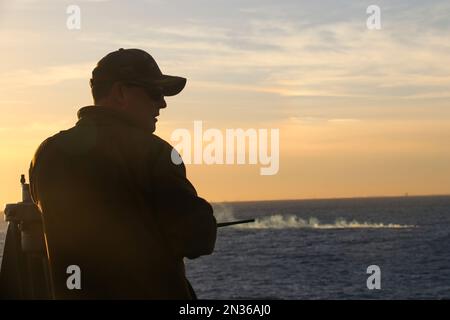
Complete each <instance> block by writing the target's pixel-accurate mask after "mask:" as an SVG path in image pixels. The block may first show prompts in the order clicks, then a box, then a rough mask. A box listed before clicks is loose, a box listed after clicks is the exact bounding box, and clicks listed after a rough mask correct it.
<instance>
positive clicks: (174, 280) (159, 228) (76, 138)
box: [30, 106, 217, 299]
mask: <svg viewBox="0 0 450 320" xmlns="http://www.w3.org/2000/svg"><path fill="white" fill-rule="evenodd" d="M78 117H79V121H78V122H77V123H76V125H75V126H74V127H73V128H71V129H69V130H65V131H61V132H59V133H58V134H56V135H54V136H53V137H50V138H48V139H47V140H45V141H44V142H43V143H42V144H41V145H40V147H39V148H38V150H37V151H36V154H35V157H34V159H33V161H32V163H31V167H30V188H31V193H32V197H33V201H34V202H35V203H36V204H37V205H38V206H39V207H40V209H41V211H42V213H43V223H44V228H45V234H46V242H47V247H48V255H49V259H50V266H51V275H52V277H53V282H54V286H55V297H56V298H57V299H73V298H74V299H77V298H82V299H85V298H87V299H91V298H92V299H97V298H105V299H110V298H111V299H117V298H125V299H128V298H137V299H189V298H193V296H192V292H190V290H189V283H188V281H187V280H186V277H185V270H184V262H183V257H188V258H196V257H198V256H201V255H207V254H211V253H212V251H213V249H214V245H215V240H216V230H217V229H216V220H215V218H214V216H213V210H212V208H211V206H210V205H209V203H208V202H206V201H205V200H204V199H202V198H200V197H198V196H197V193H196V190H195V188H194V187H193V186H192V184H191V183H190V182H189V181H188V180H187V178H186V170H185V167H184V165H183V164H181V165H175V164H173V162H172V161H171V152H172V147H171V146H170V145H169V144H168V143H167V142H165V141H164V140H162V139H160V138H159V137H157V136H155V135H153V134H152V133H151V132H150V131H149V130H148V129H147V130H146V129H144V128H141V127H139V126H138V125H137V124H136V123H134V122H133V120H132V119H131V118H129V117H128V115H127V114H126V113H125V112H122V111H118V110H115V109H112V108H108V107H100V106H88V107H84V108H82V109H80V110H79V112H78ZM70 265H77V266H79V267H80V269H81V290H77V289H73V290H69V289H68V288H67V286H66V281H67V278H68V277H69V276H70V274H67V273H66V271H67V267H68V266H70Z"/></svg>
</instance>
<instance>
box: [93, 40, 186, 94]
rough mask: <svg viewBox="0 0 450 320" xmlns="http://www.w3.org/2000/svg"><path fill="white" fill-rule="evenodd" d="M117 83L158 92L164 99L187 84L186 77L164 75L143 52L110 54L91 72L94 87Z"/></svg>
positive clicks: (154, 62) (128, 50)
mask: <svg viewBox="0 0 450 320" xmlns="http://www.w3.org/2000/svg"><path fill="white" fill-rule="evenodd" d="M116 81H122V82H125V83H130V84H135V85H139V86H143V87H147V88H149V89H158V90H160V92H161V93H162V95H164V96H174V95H176V94H178V93H180V92H181V90H183V88H184V86H185V85H186V78H183V77H178V76H170V75H165V74H163V73H162V72H161V70H160V69H159V67H158V64H157V63H156V61H155V59H153V57H152V56H151V55H150V54H148V53H147V52H146V51H144V50H141V49H123V48H120V49H119V50H117V51H113V52H111V53H108V54H107V55H106V56H104V57H103V58H102V59H101V60H100V61H99V62H98V63H97V66H96V67H95V68H94V70H92V78H91V80H90V85H91V87H94V86H96V85H102V84H105V83H114V82H116Z"/></svg>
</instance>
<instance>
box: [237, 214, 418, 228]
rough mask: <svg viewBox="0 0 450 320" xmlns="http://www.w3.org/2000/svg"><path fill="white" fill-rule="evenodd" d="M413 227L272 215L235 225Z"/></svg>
mask: <svg viewBox="0 0 450 320" xmlns="http://www.w3.org/2000/svg"><path fill="white" fill-rule="evenodd" d="M415 227H416V226H414V225H402V224H394V223H387V224H386V223H373V222H358V221H356V220H352V221H347V220H345V219H343V218H338V219H336V220H335V222H334V223H332V224H327V223H320V221H319V220H318V219H317V218H309V219H308V220H305V219H301V218H299V217H297V216H295V215H280V214H276V215H272V216H268V217H262V218H257V219H256V221H255V222H254V223H247V224H241V225H236V226H234V228H239V229H288V228H292V229H382V228H388V229H406V228H415Z"/></svg>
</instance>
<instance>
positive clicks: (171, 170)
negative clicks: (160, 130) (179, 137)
mask: <svg viewBox="0 0 450 320" xmlns="http://www.w3.org/2000/svg"><path fill="white" fill-rule="evenodd" d="M172 149H173V148H172V147H171V146H170V145H169V144H167V143H166V144H165V145H164V147H163V150H162V152H161V153H160V156H159V157H158V159H157V161H156V164H155V166H154V170H153V173H152V177H151V179H152V190H151V198H152V202H153V205H154V208H155V212H156V215H157V218H158V221H159V223H160V225H161V227H162V229H163V234H164V235H165V236H166V240H167V242H168V243H169V245H170V246H171V247H172V249H173V251H174V252H175V254H176V255H179V256H182V257H187V258H190V259H194V258H196V257H199V256H201V255H208V254H211V253H212V252H213V250H214V246H215V242H216V234H217V225H216V219H215V218H214V215H213V209H212V207H211V205H210V204H209V203H208V202H207V201H206V200H205V199H203V198H200V197H199V196H198V195H197V192H196V190H195V188H194V186H193V185H192V184H191V183H190V182H189V180H188V179H187V178H186V169H185V166H184V164H183V163H181V164H178V165H177V164H174V163H173V162H172V160H171V152H172Z"/></svg>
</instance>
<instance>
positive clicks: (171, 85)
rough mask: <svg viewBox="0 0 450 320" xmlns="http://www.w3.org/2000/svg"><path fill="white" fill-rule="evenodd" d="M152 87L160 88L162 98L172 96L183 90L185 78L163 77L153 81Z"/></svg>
mask: <svg viewBox="0 0 450 320" xmlns="http://www.w3.org/2000/svg"><path fill="white" fill-rule="evenodd" d="M152 85H154V86H157V87H160V88H161V89H162V93H163V95H164V96H174V95H177V94H179V93H180V92H181V91H182V90H183V89H184V87H185V85H186V78H182V77H176V76H168V75H163V76H162V78H161V79H160V80H153V81H152Z"/></svg>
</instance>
